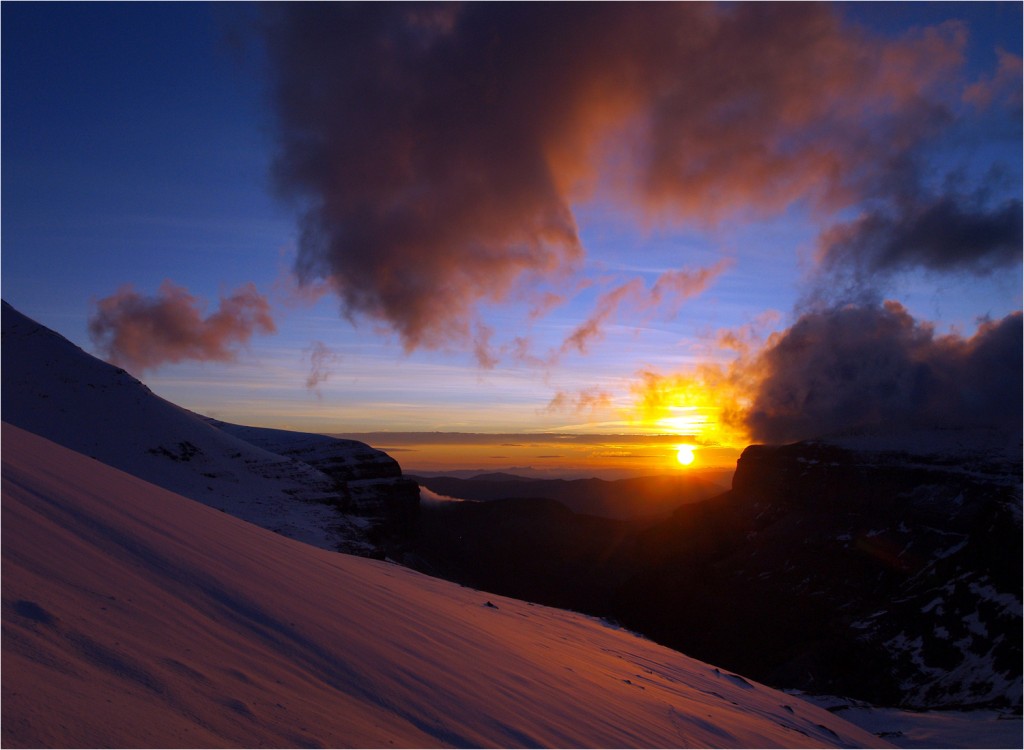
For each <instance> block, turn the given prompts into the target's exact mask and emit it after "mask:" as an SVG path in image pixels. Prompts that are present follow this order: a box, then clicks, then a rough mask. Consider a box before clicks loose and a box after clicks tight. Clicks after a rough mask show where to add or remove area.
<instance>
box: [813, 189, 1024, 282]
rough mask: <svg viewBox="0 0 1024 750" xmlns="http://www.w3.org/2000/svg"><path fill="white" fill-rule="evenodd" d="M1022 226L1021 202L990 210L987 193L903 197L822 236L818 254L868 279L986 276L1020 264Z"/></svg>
mask: <svg viewBox="0 0 1024 750" xmlns="http://www.w3.org/2000/svg"><path fill="white" fill-rule="evenodd" d="M1022 224H1024V214H1022V207H1021V201H1020V200H1018V199H1010V200H1004V201H1002V202H999V203H997V204H995V205H989V202H988V201H986V197H985V195H984V194H983V193H977V194H975V195H972V196H964V195H955V194H945V195H941V196H938V197H936V198H931V199H927V198H925V197H923V196H920V195H913V196H910V197H903V196H901V197H900V198H899V199H896V200H892V201H888V202H885V203H882V204H880V205H879V207H878V208H877V209H876V210H874V211H871V212H868V213H865V214H864V215H862V216H861V217H859V218H858V219H856V220H855V221H852V222H848V223H845V224H840V225H837V226H835V227H832V228H831V229H829V230H827V231H826V232H824V233H823V234H822V237H821V248H820V252H821V256H822V259H823V260H824V261H825V264H826V266H828V267H829V268H830V269H831V270H835V269H837V268H839V269H853V270H854V271H855V272H857V273H860V274H861V275H862V276H867V277H870V276H873V275H875V274H877V273H879V272H891V271H900V270H908V269H913V268H924V269H928V270H931V271H940V272H953V271H966V272H971V273H975V274H984V273H990V272H991V271H993V270H994V269H997V268H1005V267H1009V266H1015V265H1017V264H1019V263H1020V262H1021V254H1022V252H1024V233H1022Z"/></svg>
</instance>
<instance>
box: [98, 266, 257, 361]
mask: <svg viewBox="0 0 1024 750" xmlns="http://www.w3.org/2000/svg"><path fill="white" fill-rule="evenodd" d="M201 308H202V304H201V303H200V301H199V300H197V299H196V298H195V297H193V296H192V295H191V294H189V293H188V291H187V290H186V289H185V288H183V287H179V286H175V285H174V284H173V283H171V282H170V281H165V282H164V283H163V284H161V285H160V289H159V291H158V292H157V294H156V296H154V297H144V296H142V295H140V294H139V293H138V292H136V291H135V290H134V289H132V288H131V286H124V287H122V288H121V289H119V290H118V291H117V292H116V293H115V294H113V295H111V296H109V297H104V298H103V299H101V300H99V301H98V302H97V303H96V311H95V312H94V313H93V315H92V316H90V318H89V334H90V336H91V337H92V339H93V341H94V342H95V343H96V345H97V346H98V347H99V349H100V351H101V352H102V353H103V355H104V356H105V357H106V358H107V359H108V360H110V361H111V362H113V363H114V364H117V365H120V366H122V367H125V368H127V369H129V370H133V371H134V372H136V373H138V372H142V371H144V370H147V369H152V368H155V367H159V366H160V365H162V364H165V363H167V362H180V361H182V360H189V359H191V360H200V361H206V360H212V361H218V362H230V361H233V360H234V359H235V356H236V352H237V348H238V347H239V346H241V345H244V344H246V343H247V342H248V341H249V339H250V338H251V337H252V335H253V334H254V333H256V332H259V333H264V334H267V333H274V332H275V331H276V330H277V329H276V326H275V325H274V320H273V318H272V317H271V314H270V305H269V303H268V302H267V300H266V298H265V297H264V296H263V295H261V294H260V293H259V292H257V291H256V287H255V286H254V285H253V284H251V283H250V284H245V285H244V286H242V287H240V288H239V289H238V290H237V291H236V292H235V293H234V294H232V295H231V296H229V297H222V298H221V300H220V307H219V308H218V310H217V311H216V312H214V313H211V314H210V315H208V316H207V317H205V318H204V317H202V312H201Z"/></svg>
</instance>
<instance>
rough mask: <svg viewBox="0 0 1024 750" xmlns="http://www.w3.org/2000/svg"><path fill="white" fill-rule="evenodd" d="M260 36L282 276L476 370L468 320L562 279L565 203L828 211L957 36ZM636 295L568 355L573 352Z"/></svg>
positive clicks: (921, 112) (403, 29)
mask: <svg viewBox="0 0 1024 750" xmlns="http://www.w3.org/2000/svg"><path fill="white" fill-rule="evenodd" d="M266 28H267V30H268V31H267V41H268V49H269V53H270V59H271V61H272V70H273V71H274V74H275V95H274V98H275V105H276V112H277V118H278V122H277V136H278V152H277V157H276V162H275V176H276V181H277V184H278V186H279V188H280V190H281V192H282V194H283V195H285V196H286V197H288V198H291V199H295V200H297V201H298V202H299V203H300V204H301V205H303V206H304V207H305V208H304V213H303V215H302V218H301V237H300V243H299V254H298V259H297V262H296V271H297V273H298V275H299V277H300V278H301V279H302V280H303V281H304V282H306V283H314V282H316V281H318V280H319V281H322V282H325V283H327V284H328V285H329V286H330V287H331V288H332V289H333V291H334V292H335V293H336V294H337V295H338V297H339V299H340V300H341V305H342V311H343V313H344V314H345V315H347V316H349V317H350V318H352V319H358V318H361V317H366V318H369V319H370V320H372V321H375V322H378V323H384V324H385V325H386V326H388V327H389V328H391V329H392V330H394V331H395V332H397V334H398V336H399V337H400V339H401V341H402V343H403V345H404V346H405V348H406V349H407V350H412V349H414V348H417V347H442V346H448V345H451V344H459V345H465V346H466V347H467V348H473V349H475V350H476V351H477V352H478V358H479V359H481V361H484V362H486V361H489V360H488V356H483V357H480V356H479V352H480V351H481V349H480V341H481V336H480V328H479V326H478V323H479V307H480V305H482V304H492V303H501V302H505V301H507V300H508V299H509V298H510V297H513V296H514V295H515V294H516V293H517V292H518V291H520V290H521V289H522V288H523V287H525V286H530V287H533V288H541V287H543V286H544V285H548V286H549V288H550V289H552V290H558V289H559V284H561V283H564V282H565V279H566V278H568V276H569V275H570V274H572V273H573V272H575V271H578V270H579V269H580V267H581V262H582V260H583V257H584V248H583V246H582V243H581V240H580V237H579V232H578V230H577V225H576V219H575V216H574V213H573V205H574V204H575V203H577V202H579V201H581V200H586V199H587V197H588V196H590V195H592V194H594V193H595V191H596V190H597V189H598V187H601V189H602V190H606V191H611V192H612V194H614V195H615V196H616V197H617V199H618V202H619V204H620V205H621V206H623V207H625V208H626V210H629V211H632V214H633V216H634V217H635V218H636V220H637V221H638V222H647V221H655V220H662V219H664V220H669V221H673V222H677V221H685V222H691V223H695V224H698V225H701V226H709V225H713V224H715V223H717V222H721V221H723V220H725V219H727V218H730V217H735V216H770V215H773V214H776V213H779V212H782V211H784V210H786V209H788V208H790V207H791V206H793V205H794V204H798V203H799V204H803V205H806V206H809V207H810V208H812V209H814V210H816V211H818V212H819V213H820V214H822V215H827V214H828V213H829V212H831V211H833V210H837V209H841V208H849V207H850V206H853V205H857V204H859V202H861V201H862V200H864V199H865V198H870V197H872V196H873V195H875V194H876V193H877V191H879V190H881V189H882V187H881V186H883V185H885V184H887V182H889V181H891V179H892V174H891V173H892V171H893V170H894V169H896V167H895V166H894V165H899V164H900V163H901V160H902V159H903V157H904V156H905V155H906V154H908V153H910V152H912V151H913V150H914V149H915V148H916V147H917V146H919V144H920V143H921V142H922V141H923V139H926V138H928V137H930V136H931V135H934V134H935V133H936V132H938V131H939V130H941V128H942V127H944V126H945V125H947V124H948V122H949V121H950V119H951V117H952V114H951V109H950V107H951V106H952V105H953V104H959V102H960V101H961V99H962V96H963V95H964V94H963V92H962V91H960V90H953V85H952V84H951V82H952V81H955V80H956V74H957V72H958V71H959V70H960V67H961V65H962V63H963V48H964V44H965V38H966V30H965V28H964V27H963V26H962V25H960V24H957V23H947V24H943V25H941V26H937V27H930V28H924V29H918V30H915V31H912V32H910V33H908V34H905V35H904V36H902V37H899V38H888V37H883V36H879V35H872V34H871V33H869V32H868V31H866V30H864V29H863V28H860V27H857V26H854V25H852V24H847V23H845V22H844V21H843V20H842V19H841V17H840V15H839V12H838V10H837V9H836V8H835V7H833V6H831V5H828V4H823V3H821V4H818V3H815V4H803V3H799V4H797V3H737V4H726V5H717V4H710V3H645V4H633V3H593V4H583V5H579V4H573V5H565V4H548V3H531V4H522V5H521V4H497V3H493V4H492V3H470V4H465V5H456V6H449V5H439V4H438V5H431V6H426V7H421V6H411V5H405V4H390V3H387V4H369V5H363V4H289V5H284V6H278V5H273V6H269V7H268V8H267V22H266ZM979 85H980V84H979ZM985 85H986V86H988V85H989V84H985ZM993 85H994V84H993ZM971 96H972V97H974V98H976V99H981V98H984V92H983V91H982V89H980V88H979V89H977V90H976V93H975V94H972V95H971ZM686 260H687V259H685V258H684V259H681V263H680V265H685V264H686ZM698 282H699V280H698V279H692V278H689V277H685V276H669V277H666V278H665V279H664V280H663V282H662V284H661V285H660V286H656V287H655V290H656V293H661V294H667V293H668V292H669V291H670V290H671V289H672V288H673V285H676V286H678V285H682V286H683V288H685V287H686V285H687V284H693V283H698ZM631 283H632V282H627V284H626V285H625V286H623V287H620V288H618V289H615V290H612V291H610V292H608V293H607V294H606V296H605V297H603V298H602V299H601V300H600V301H599V303H598V308H597V309H596V310H595V312H594V315H593V316H592V317H591V318H590V319H589V320H587V321H585V322H584V323H583V324H581V326H580V327H579V328H578V329H577V330H576V331H574V332H573V333H572V334H571V335H570V337H569V340H567V342H566V345H567V346H568V347H569V348H574V349H576V350H579V351H584V350H585V349H586V347H587V346H588V343H589V342H591V341H593V340H595V338H596V337H598V336H599V335H600V331H601V329H602V326H603V325H604V324H605V323H606V322H607V321H608V320H609V319H610V317H611V316H612V315H613V314H614V309H615V306H616V305H618V304H621V303H622V302H623V300H624V298H625V297H626V296H628V295H629V294H630V289H632V288H633V287H631V286H629V284H631ZM553 293H554V292H552V294H553ZM547 299H548V300H549V301H553V300H554V297H548V298H547ZM544 308H545V306H544V305H542V306H541V307H539V308H537V309H538V310H543V309H544Z"/></svg>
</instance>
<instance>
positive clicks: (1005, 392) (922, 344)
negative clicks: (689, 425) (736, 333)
mask: <svg viewBox="0 0 1024 750" xmlns="http://www.w3.org/2000/svg"><path fill="white" fill-rule="evenodd" d="M1022 346H1024V339H1022V325H1021V314H1020V313H1019V312H1018V313H1014V314H1012V315H1009V316H1007V317H1006V318H1003V319H1002V320H999V321H990V322H985V323H983V324H982V325H981V326H980V327H979V328H978V330H977V332H976V333H975V334H974V335H973V336H971V337H969V338H963V337H960V336H955V335H949V336H937V335H936V334H935V332H934V330H933V328H932V326H930V325H929V324H927V323H922V322H919V321H916V320H915V319H914V318H913V317H911V315H910V314H909V313H908V312H907V311H906V309H905V308H903V307H902V306H901V305H900V304H899V303H897V302H886V303H884V304H882V305H877V306H853V305H850V306H843V307H838V308H831V309H825V310H820V311H813V312H808V313H806V314H804V315H802V316H801V317H800V318H799V319H798V320H797V321H796V323H794V324H793V326H791V327H790V328H789V329H787V330H786V331H785V332H783V333H782V334H781V335H778V336H776V337H775V338H773V339H772V340H770V341H769V343H768V345H767V347H766V348H765V349H764V350H763V351H762V352H761V353H760V354H759V355H758V356H757V358H756V359H755V360H754V361H753V362H752V363H751V364H750V367H752V368H753V370H754V372H755V373H757V375H758V378H759V381H760V382H759V384H758V387H757V389H756V391H755V393H754V396H753V399H752V401H751V403H750V407H749V409H748V410H747V411H746V414H745V421H746V424H747V426H748V428H749V430H750V432H751V434H752V435H753V436H754V438H755V439H758V440H763V441H765V442H772V443H778V442H788V441H793V440H799V439H805V438H812V437H822V436H826V435H831V434H835V433H840V432H849V431H857V430H874V429H894V428H906V427H914V428H931V427H996V428H1002V429H1006V430H1010V431H1016V432H1017V433H1018V434H1019V433H1020V430H1021V415H1022V409H1024V402H1022V397H1021V393H1022V351H1024V349H1022Z"/></svg>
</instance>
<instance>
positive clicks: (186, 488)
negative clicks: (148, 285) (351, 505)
mask: <svg viewBox="0 0 1024 750" xmlns="http://www.w3.org/2000/svg"><path fill="white" fill-rule="evenodd" d="M2 308H3V360H4V361H3V379H2V382H3V399H2V403H3V420H4V421H5V422H8V423H11V424H15V425H17V426H19V427H22V428H24V429H26V430H28V431H30V432H33V433H35V434H37V435H42V436H43V437H46V438H47V439H49V440H53V441H54V442H57V443H59V444H61V445H63V446H66V447H68V448H70V449H72V450H74V451H78V452H80V453H84V454H85V455H88V456H92V457H93V458H96V459H98V460H100V461H102V462H103V463H106V464H109V465H110V466H113V467H115V468H118V469H121V470H122V471H126V472H128V473H129V474H133V475H135V476H137V477H141V478H142V479H145V480H146V481H149V482H152V483H153V484H156V485H159V486H160V487H164V488H166V489H169V490H171V491H173V492H176V493H178V494H181V495H184V496H186V497H189V498H191V499H193V500H198V501H199V502H201V503H205V504H206V505H210V506H212V507H215V508H218V509H221V510H224V511H226V512H227V513H230V514H231V515H234V516H237V517H239V518H244V519H245V520H247V521H249V522H251V523H255V524H258V525H260V526H263V527H264V528H268V529H271V530H273V531H276V532H278V533H280V534H283V535H285V536H288V537H291V538H293V539H298V540H301V541H304V542H306V543H308V544H314V545H316V546H318V547H322V548H325V549H341V550H344V551H347V552H356V553H363V554H366V553H368V552H370V551H371V550H372V549H373V545H371V544H369V543H368V541H367V540H366V538H365V534H364V533H363V531H362V528H361V527H362V521H361V519H358V518H353V517H352V516H348V515H345V514H343V513H340V512H339V511H338V509H337V508H336V507H334V506H335V505H336V504H337V502H338V498H339V494H338V483H337V482H336V481H335V480H334V479H333V478H331V477H329V476H327V475H326V474H324V473H323V472H321V471H318V470H316V469H314V468H313V467H311V466H309V465H308V464H306V463H304V462H302V461H299V460H296V459H295V458H288V457H284V456H280V455H277V454H275V453H273V452H270V451H267V450H264V449H262V448H259V447H256V446H254V445H252V444H250V443H248V442H246V441H245V440H244V439H240V438H239V437H237V436H234V435H230V434H227V433H226V432H224V431H222V430H219V429H217V428H216V427H215V426H213V425H212V424H210V423H209V422H208V420H206V419H205V418H203V417H200V416H199V415H197V414H194V413H193V412H190V411H188V410H186V409H183V408H181V407H179V406H176V405H174V404H172V403H170V402H169V401H165V400H164V399H162V398H160V397H159V396H157V395H155V394H154V393H153V392H152V391H150V390H149V388H147V387H146V386H145V385H143V384H142V383H140V382H139V381H138V380H136V379H135V378H133V377H132V376H131V375H129V374H128V373H127V372H125V371H124V370H121V369H118V368H116V367H114V366H112V365H109V364H107V363H106V362H103V361H101V360H99V359H96V358H95V357H93V356H91V355H89V354H87V353H86V352H84V351H82V350H81V349H80V348H78V347H77V346H75V345H74V344H72V343H71V342H70V341H68V340H67V339H65V338H63V337H62V336H60V335H59V334H57V333H54V332H53V331H51V330H49V329H48V328H46V327H44V326H41V325H39V324H38V323H36V322H35V321H33V320H31V319H29V318H27V317H25V316H24V315H22V314H21V313H19V312H18V311H16V310H15V309H14V308H13V307H11V306H10V305H8V304H7V303H6V302H4V303H3V305H2ZM364 447H365V446H364ZM367 450H372V449H369V448H367ZM381 455H382V456H384V454H381ZM384 458H385V459H387V457H386V456H384Z"/></svg>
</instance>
